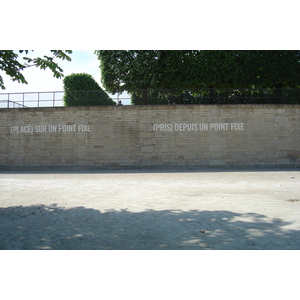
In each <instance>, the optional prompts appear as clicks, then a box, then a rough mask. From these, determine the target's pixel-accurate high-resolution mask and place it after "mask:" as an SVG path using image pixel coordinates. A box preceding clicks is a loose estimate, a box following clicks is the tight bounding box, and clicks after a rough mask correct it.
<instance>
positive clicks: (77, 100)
mask: <svg viewBox="0 0 300 300" xmlns="http://www.w3.org/2000/svg"><path fill="white" fill-rule="evenodd" d="M63 83H64V90H65V94H64V103H65V106H92V105H115V104H116V103H115V102H114V101H113V100H112V99H111V98H110V97H109V96H108V94H107V93H106V92H105V91H104V90H103V89H102V88H101V87H100V86H99V84H98V83H97V82H96V81H95V79H94V78H93V77H92V76H91V75H89V74H86V73H75V74H71V75H68V76H65V77H64V79H63Z"/></svg>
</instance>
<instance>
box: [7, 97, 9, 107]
mask: <svg viewBox="0 0 300 300" xmlns="http://www.w3.org/2000/svg"><path fill="white" fill-rule="evenodd" d="M7 108H9V94H7Z"/></svg>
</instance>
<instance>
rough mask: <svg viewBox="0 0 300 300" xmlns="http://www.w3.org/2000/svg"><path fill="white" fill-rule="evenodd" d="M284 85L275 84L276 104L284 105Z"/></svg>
mask: <svg viewBox="0 0 300 300" xmlns="http://www.w3.org/2000/svg"><path fill="white" fill-rule="evenodd" d="M282 87H283V85H282V84H280V83H279V84H275V104H282V102H283V101H282V100H283V99H282Z"/></svg>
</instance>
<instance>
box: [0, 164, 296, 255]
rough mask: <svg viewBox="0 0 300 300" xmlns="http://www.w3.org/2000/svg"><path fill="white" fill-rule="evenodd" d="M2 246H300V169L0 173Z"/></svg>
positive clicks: (179, 247)
mask: <svg viewBox="0 0 300 300" xmlns="http://www.w3.org/2000/svg"><path fill="white" fill-rule="evenodd" d="M0 192H1V193H0V249H2V250H5V249H9V250H13V249H70V250H75V249H98V250H110V249H119V250H126V249H136V250H142V249H147V250H152V249H167V250H171V249H176V250H184V249H190V250H192V249H195V250H200V249H207V250H215V249H228V250H235V249H237V250H239V249H248V250H252V249H253V250H254V249H282V250H283V249H290V250H292V249H300V217H299V216H300V214H299V213H300V173H299V171H297V170H289V171H285V170H278V171H276V170H262V171H258V170H255V171H253V170H250V171H242V170H236V171H235V170H219V171H217V170H207V171H203V170H202V171H196V170H192V171H191V170H165V171H164V170H121V171H118V170H115V171H101V172H81V173H80V172H78V173H74V172H73V173H68V172H56V173H55V172H53V173H46V172H36V173H34V172H31V173H26V172H2V173H0Z"/></svg>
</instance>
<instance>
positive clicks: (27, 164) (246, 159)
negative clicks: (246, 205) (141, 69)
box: [0, 105, 300, 169]
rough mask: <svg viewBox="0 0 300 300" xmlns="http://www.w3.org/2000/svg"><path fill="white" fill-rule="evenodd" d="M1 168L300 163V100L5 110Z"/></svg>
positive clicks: (0, 126) (1, 113)
mask: <svg viewBox="0 0 300 300" xmlns="http://www.w3.org/2000/svg"><path fill="white" fill-rule="evenodd" d="M0 140H1V143H0V168H1V169H17V168H24V169H26V168H49V167H53V168H54V167H57V168H59V167H63V168H75V169H76V168H102V167H143V166H292V167H298V166H300V106H299V105H298V106H297V105H295V106H291V105H238V106H237V105H220V106H203V105H161V106H120V107H119V106H108V107H63V108H28V109H0Z"/></svg>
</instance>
